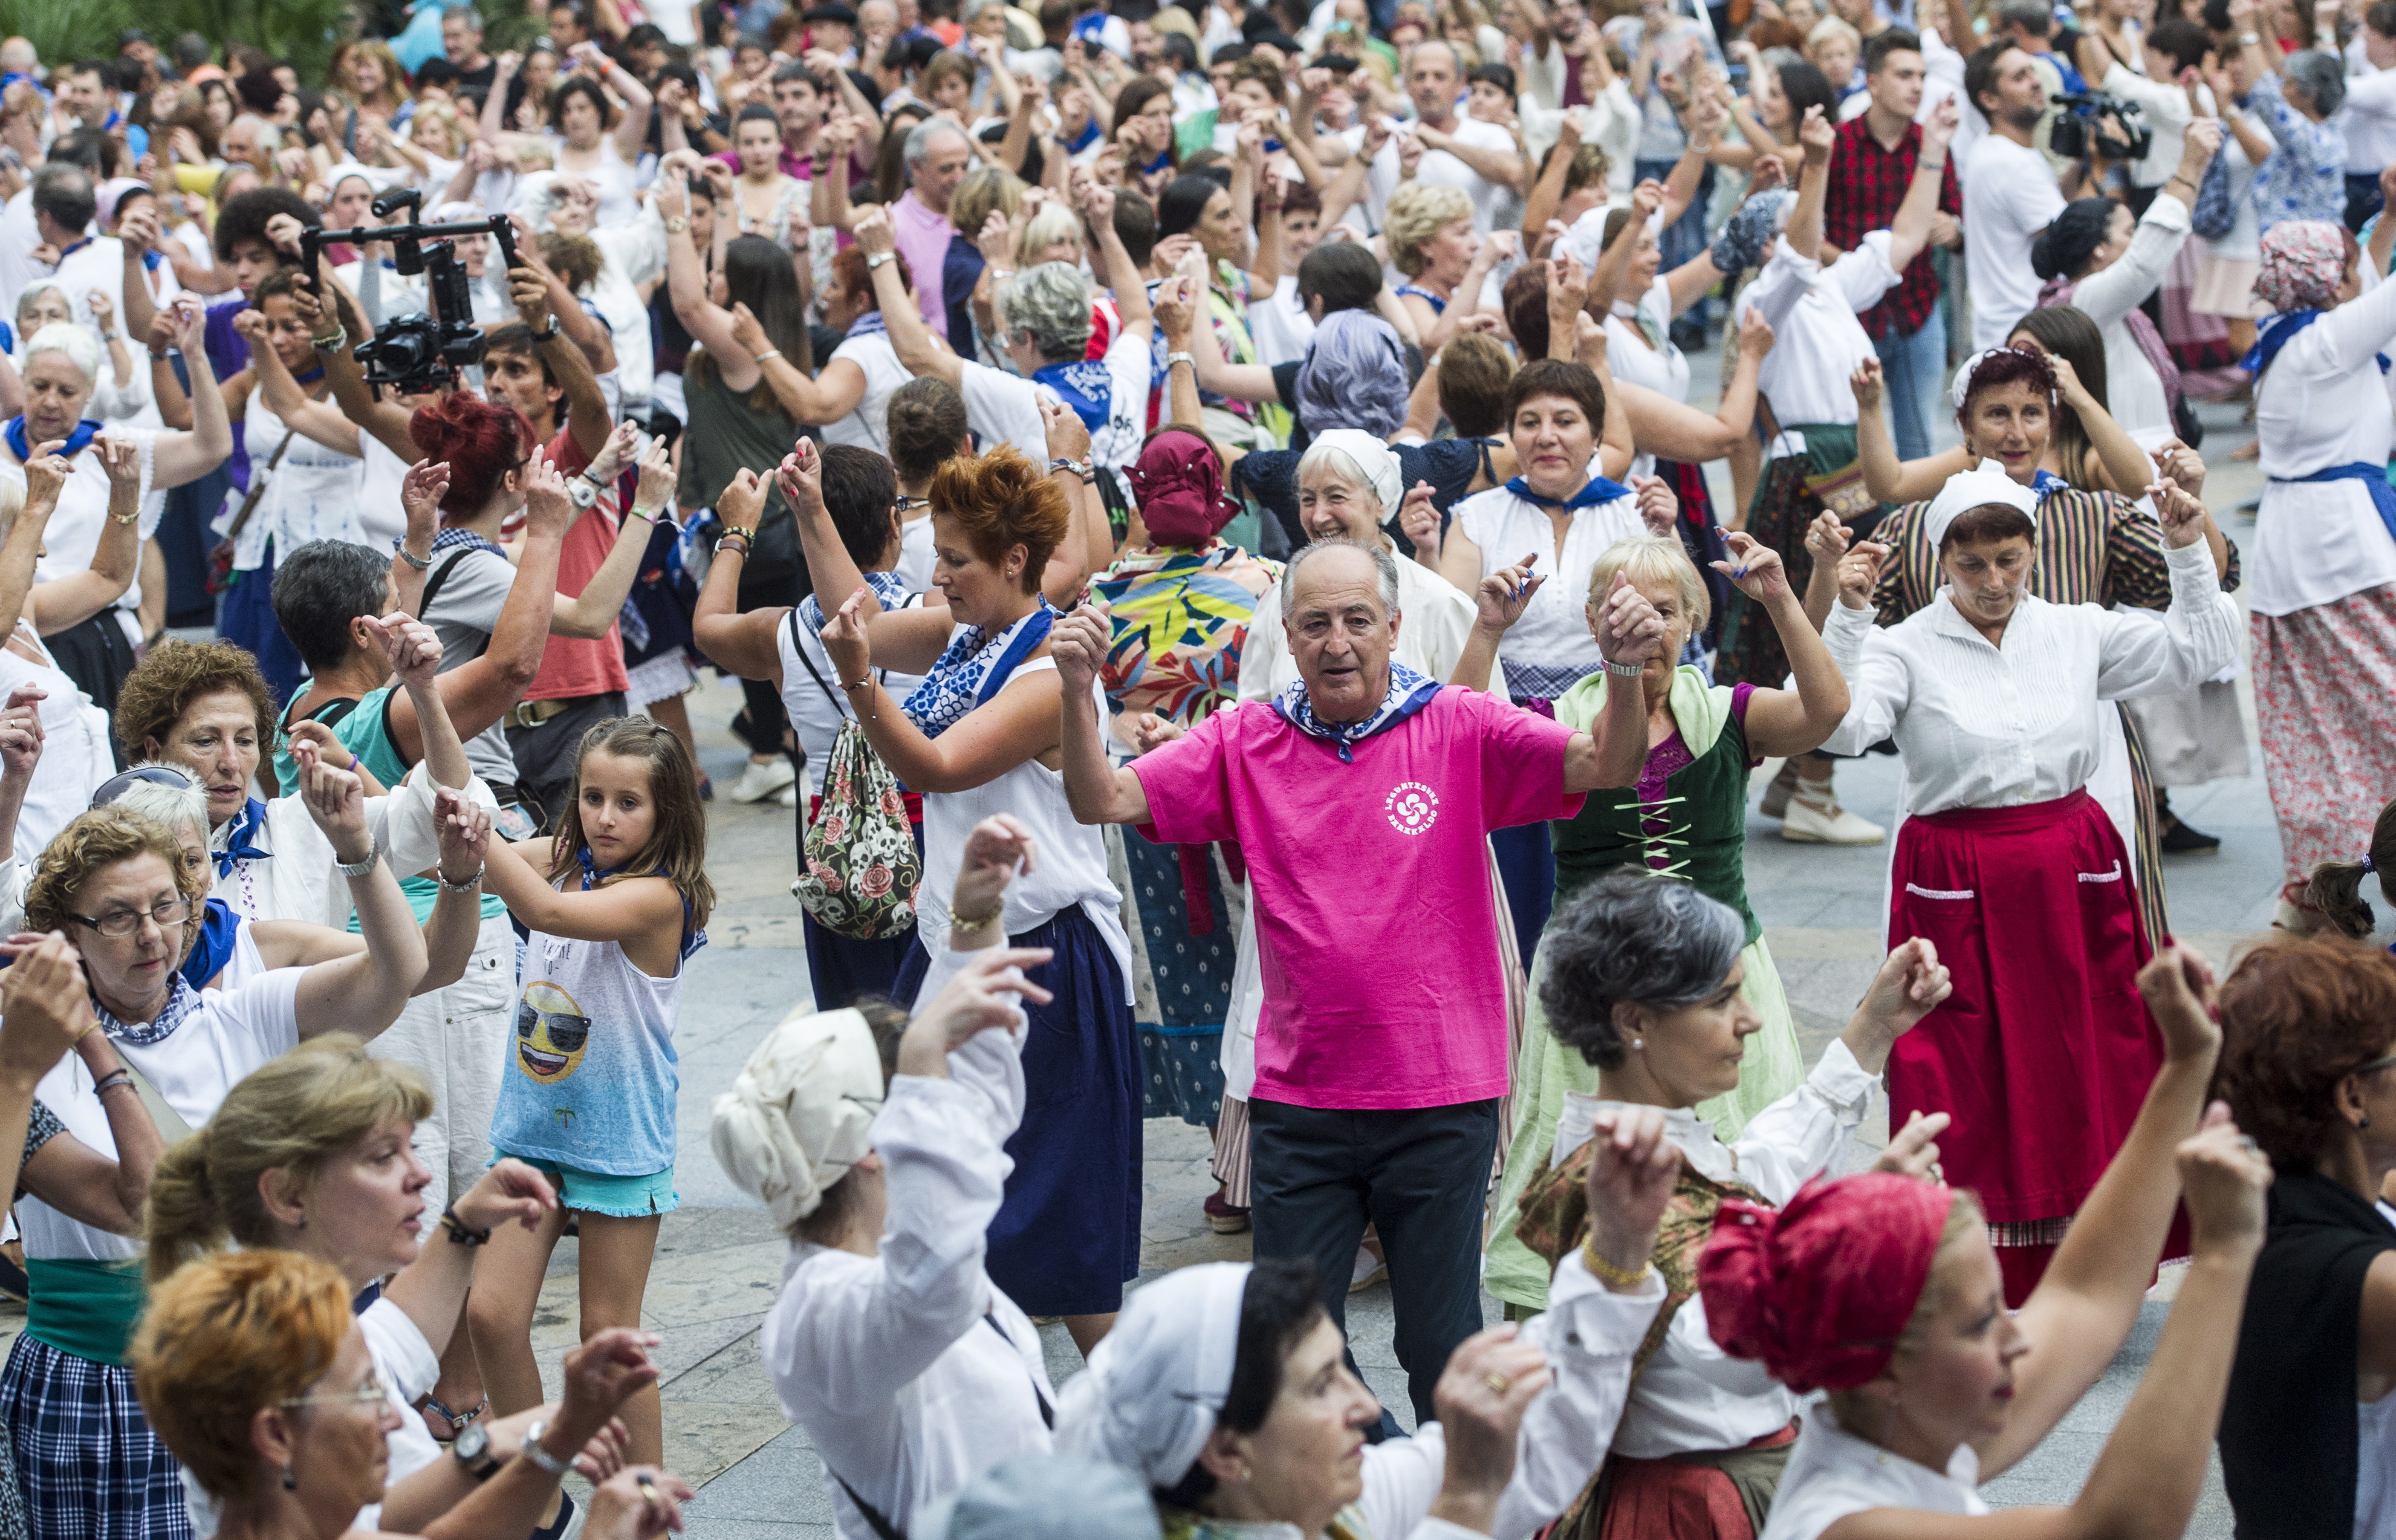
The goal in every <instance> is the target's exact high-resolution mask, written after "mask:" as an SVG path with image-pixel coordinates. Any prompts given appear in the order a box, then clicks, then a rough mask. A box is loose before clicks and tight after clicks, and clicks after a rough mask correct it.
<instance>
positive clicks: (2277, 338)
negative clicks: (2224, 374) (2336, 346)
mask: <svg viewBox="0 0 2396 1540" xmlns="http://www.w3.org/2000/svg"><path fill="white" fill-rule="evenodd" d="M2328 313H2329V312H2327V311H2322V310H2292V311H2282V312H2280V313H2279V314H2277V315H2270V316H2265V317H2264V318H2263V320H2262V321H2261V322H2260V323H2259V324H2258V325H2256V334H2255V345H2254V346H2253V347H2251V348H2249V349H2247V350H2246V356H2245V357H2243V358H2242V359H2240V360H2239V361H2238V366H2239V367H2240V368H2242V369H2243V370H2245V371H2246V376H2247V378H2250V379H2258V380H2259V379H2261V378H2263V371H2264V370H2266V369H2268V368H2270V366H2271V360H2273V359H2275V358H2277V357H2279V356H2280V350H2281V349H2282V348H2284V347H2286V346H2287V345H2288V344H2289V343H2291V342H2294V341H2295V340H2296V334H2297V333H2298V332H2301V331H2303V330H2304V329H2305V328H2306V327H2307V326H2309V325H2312V324H2313V323H2314V322H2316V321H2318V320H2320V319H2321V318H2322V317H2323V316H2324V315H2326V314H2328ZM2376 356H2377V357H2378V360H2379V372H2380V373H2381V374H2386V373H2387V372H2388V370H2389V361H2388V355H2387V354H2386V353H2380V354H2378V355H2376Z"/></svg>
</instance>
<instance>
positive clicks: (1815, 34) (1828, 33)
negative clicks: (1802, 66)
mask: <svg viewBox="0 0 2396 1540" xmlns="http://www.w3.org/2000/svg"><path fill="white" fill-rule="evenodd" d="M1834 37H1844V38H1845V39H1846V40H1847V46H1849V47H1851V48H1853V49H1855V50H1856V51H1857V53H1858V54H1860V53H1861V52H1862V51H1863V46H1864V34H1863V33H1859V32H1857V31H1856V29H1855V28H1853V27H1852V26H1849V25H1848V24H1847V23H1846V22H1845V21H1844V20H1842V19H1841V18H1839V17H1836V16H1826V17H1824V18H1822V20H1819V21H1817V22H1815V23H1814V29H1813V31H1811V32H1809V33H1806V34H1805V57H1806V60H1808V61H1809V62H1810V61H1811V60H1813V57H1814V50H1815V49H1817V48H1818V47H1820V46H1822V45H1823V44H1825V43H1828V42H1829V41H1830V39H1832V38H1834ZM1830 84H1831V86H1834V87H1835V86H1840V85H1842V84H1843V82H1840V81H1836V80H1834V81H1832V82H1830Z"/></svg>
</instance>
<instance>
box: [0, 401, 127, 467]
mask: <svg viewBox="0 0 2396 1540" xmlns="http://www.w3.org/2000/svg"><path fill="white" fill-rule="evenodd" d="M105 426H106V424H104V423H99V422H94V421H92V420H91V418H84V419H83V420H82V421H81V422H78V423H76V424H75V425H74V431H73V432H72V433H69V434H68V435H67V446H66V447H65V448H63V449H61V450H60V451H59V453H60V454H61V455H64V456H65V457H66V458H69V459H73V458H74V457H75V456H76V455H78V454H81V453H82V452H83V451H84V449H85V448H86V447H87V446H88V445H90V443H91V441H92V440H93V439H95V438H97V437H99V436H100V429H101V428H103V427H105ZM0 438H5V439H7V441H8V447H9V449H10V450H11V451H13V452H14V453H15V455H16V457H17V463H18V464H20V465H22V464H24V463H25V461H27V460H29V459H32V458H33V445H32V444H31V443H30V442H29V441H28V440H27V439H26V437H25V418H24V416H23V415H22V414H21V413H20V414H19V415H18V416H16V417H12V418H9V419H8V425H7V427H6V428H0Z"/></svg>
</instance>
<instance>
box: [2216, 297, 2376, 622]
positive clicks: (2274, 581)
mask: <svg viewBox="0 0 2396 1540" xmlns="http://www.w3.org/2000/svg"><path fill="white" fill-rule="evenodd" d="M2368 265H2369V264H2367V263H2366V264H2365V266H2366V267H2368ZM2391 339H2396V284H2380V285H2377V286H2376V287H2375V288H2373V289H2371V290H2369V291H2368V292H2367V293H2364V294H2363V295H2361V296H2359V297H2357V298H2356V299H2350V300H2349V301H2348V302H2347V303H2345V304H2343V305H2340V306H2338V307H2337V309H2336V310H2334V311H2331V312H2329V313H2328V314H2326V315H2324V316H2323V317H2322V318H2321V319H2320V320H2318V321H2316V322H2314V323H2313V324H2312V325H2309V326H2308V327H2306V328H2305V329H2304V330H2303V331H2302V332H2300V333H2299V334H2297V336H2296V339H2294V340H2292V341H2290V342H2289V343H2288V344H2287V346H2285V347H2283V348H2282V349H2281V350H2280V353H2279V356H2278V357H2277V358H2275V359H2274V360H2272V363H2271V366H2270V368H2268V369H2266V370H2264V371H2263V378H2262V380H2261V381H2260V383H2258V384H2257V385H2256V388H2255V431H2256V438H2257V439H2258V440H2259V441H2260V443H2261V444H2262V445H2263V456H2262V460H2261V462H2260V463H2261V466H2262V471H2263V474H2264V475H2266V476H2268V477H2270V482H2269V483H2267V484H2266V485H2265V486H2264V488H2263V504H2262V507H2261V508H2260V509H2258V510H2257V511H2256V515H2255V538H2254V539H2253V540H2252V541H2250V542H2249V543H2248V545H2247V547H2246V602H2247V604H2248V606H2249V607H2250V608H2251V609H2252V610H2253V611H2254V613H2256V615H2270V616H2280V615H2289V614H2293V613H2294V612H2296V611H2297V610H2301V609H2310V608H2312V607H2313V606H2314V605H2317V604H2335V603H2336V602H2337V601H2338V600H2340V599H2345V598H2348V597H2349V596H2351V595H2353V594H2357V593H2361V592H2363V591H2364V590H2366V589H2375V588H2378V587H2380V586H2381V585H2383V584H2386V583H2396V539H2390V538H2389V534H2388V526H2387V525H2386V524H2383V523H2381V522H2380V518H2379V510H2378V509H2377V507H2376V505H2374V504H2373V502H2372V500H2371V494H2370V492H2369V491H2368V490H2367V489H2365V488H2364V486H2363V484H2362V483H2360V482H2343V481H2341V482H2306V481H2302V480H2301V479H2300V478H2302V477H2305V476H2309V475H2311V474H2312V473H2313V472H2315V471H2326V470H2328V469H2330V468H2332V467H2334V466H2339V465H2351V464H2354V463H2356V462H2357V461H2361V462H2363V463H2366V464H2370V465H2386V464H2387V463H2388V451H2389V445H2390V443H2391V442H2396V411H2391V409H2390V407H2389V400H2388V392H2387V391H2386V389H2384V388H2383V385H2382V377H2381V375H2380V372H2379V365H2378V362H2377V358H2376V355H2377V354H2378V353H2380V352H2382V351H2384V350H2385V349H2387V347H2388V346H2389V342H2390V340H2391Z"/></svg>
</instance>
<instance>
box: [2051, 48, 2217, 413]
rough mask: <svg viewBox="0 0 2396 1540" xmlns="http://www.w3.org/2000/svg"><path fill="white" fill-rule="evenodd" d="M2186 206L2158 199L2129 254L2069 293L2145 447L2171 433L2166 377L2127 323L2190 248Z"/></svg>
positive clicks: (2120, 408)
mask: <svg viewBox="0 0 2396 1540" xmlns="http://www.w3.org/2000/svg"><path fill="white" fill-rule="evenodd" d="M2113 67H2114V69H2115V70H2117V71H2118V70H2120V69H2121V66H2120V65H2118V64H2116V65H2115V66H2113ZM2175 94H2177V92H2176V87H2175ZM2175 153H2176V152H2175ZM2188 231H2189V223H2188V205H2186V204H2184V203H2182V202H2180V201H2179V199H2178V198H2177V197H2176V195H2174V194H2172V193H2169V192H2159V193H2157V194H2156V195H2155V200H2154V202H2152V203H2150V204H2149V205H2148V206H2147V213H2146V217H2145V218H2144V219H2140V220H2139V221H2138V224H2137V229H2136V232H2133V233H2132V235H2131V236H2130V246H2129V249H2128V250H2126V251H2124V252H2123V253H2122V255H2121V257H2120V259H2118V260H2116V261H2115V262H2114V263H2113V265H2112V266H2110V267H2109V268H2107V269H2106V270H2105V271H2104V272H2092V273H2090V274H2089V275H2088V276H2087V277H2085V278H2083V279H2082V280H2081V281H2080V282H2079V283H2078V284H2077V285H2073V287H2072V290H2071V303H2072V306H2073V307H2074V308H2075V309H2077V310H2079V311H2081V312H2084V313H2085V314H2086V315H2087V317H2088V319H2089V320H2091V321H2094V322H2096V323H2097V335H2098V336H2100V337H2102V338H2103V339H2105V389H2106V397H2105V399H2106V402H2107V404H2108V409H2109V410H2110V412H2111V413H2112V415H2113V420H2114V421H2115V422H2118V423H2120V424H2121V425H2122V428H2123V431H2125V432H2129V433H2134V434H2140V435H2142V436H2141V439H2140V442H2141V443H2144V442H2146V436H2151V435H2154V434H2159V433H2168V432H2170V431H2172V417H2171V401H2170V399H2169V398H2168V397H2167V396H2165V395H2164V394H2163V377H2162V376H2161V375H2158V374H2157V373H2155V366H2154V365H2152V364H2150V363H2148V362H2147V355H2146V354H2145V353H2143V352H2140V351H2139V350H2138V344H2137V341H2136V339H2134V338H2132V337H2131V336H2130V327H2129V324H2128V321H2127V319H2126V318H2127V317H2128V315H2129V313H2130V312H2132V311H2134V310H2136V309H2137V308H2138V304H2139V302H2140V301H2142V300H2143V299H2146V297H2147V296H2148V295H2150V294H2152V293H2154V292H2155V287H2156V285H2159V284H2161V283H2162V282H2163V273H2164V272H2165V271H2166V270H2168V269H2169V268H2170V267H2171V265H2172V259H2174V258H2176V257H2177V256H2178V255H2179V248H2180V247H2182V246H2186V245H2187V244H2188ZM2155 442H2157V443H2161V442H2162V440H2161V439H2160V438H2156V439H2155Z"/></svg>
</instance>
